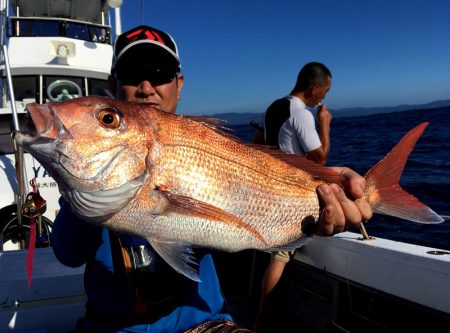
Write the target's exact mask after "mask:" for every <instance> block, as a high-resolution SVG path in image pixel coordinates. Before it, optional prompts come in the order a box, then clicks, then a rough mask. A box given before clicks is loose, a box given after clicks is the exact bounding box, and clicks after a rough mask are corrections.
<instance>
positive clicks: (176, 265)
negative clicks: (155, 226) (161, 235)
mask: <svg viewBox="0 0 450 333" xmlns="http://www.w3.org/2000/svg"><path fill="white" fill-rule="evenodd" d="M147 241H148V242H149V244H150V245H151V246H152V247H153V249H154V250H155V251H156V253H158V254H159V256H160V257H161V258H163V259H164V260H165V261H166V262H167V263H168V264H169V265H170V266H171V267H172V268H173V269H174V270H175V271H177V272H178V273H180V274H183V275H184V276H186V277H187V278H189V279H191V280H193V281H196V282H201V280H200V278H199V277H198V272H197V269H195V268H194V267H192V266H198V263H197V260H196V259H195V256H194V251H193V250H192V247H191V246H190V245H189V244H182V243H175V242H170V243H169V242H159V241H157V240H154V239H148V240H147Z"/></svg>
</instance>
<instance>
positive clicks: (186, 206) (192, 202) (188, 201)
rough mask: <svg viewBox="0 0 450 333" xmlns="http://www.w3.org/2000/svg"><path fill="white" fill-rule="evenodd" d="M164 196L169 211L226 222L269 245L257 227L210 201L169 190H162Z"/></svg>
mask: <svg viewBox="0 0 450 333" xmlns="http://www.w3.org/2000/svg"><path fill="white" fill-rule="evenodd" d="M160 193H161V194H162V195H163V196H165V197H166V198H167V200H168V201H169V207H168V209H167V210H166V212H167V213H176V214H180V215H186V216H195V217H198V218H202V219H206V220H210V221H213V222H214V221H215V222H219V223H225V224H227V225H229V226H232V227H236V228H241V229H244V230H246V231H248V232H249V233H250V234H252V235H253V236H254V237H256V238H258V239H259V240H260V241H261V242H262V243H263V244H264V245H267V242H266V240H265V239H264V237H263V236H262V235H261V233H259V232H258V231H257V230H256V229H255V228H252V227H250V226H249V225H248V224H246V223H245V222H244V221H243V220H242V219H241V218H240V217H238V216H236V215H233V214H231V213H228V212H226V211H224V210H223V209H220V208H218V207H216V206H213V205H210V204H208V203H205V202H202V201H199V200H196V199H193V198H189V197H186V196H182V195H176V194H173V193H171V192H169V191H165V190H163V191H161V192H160Z"/></svg>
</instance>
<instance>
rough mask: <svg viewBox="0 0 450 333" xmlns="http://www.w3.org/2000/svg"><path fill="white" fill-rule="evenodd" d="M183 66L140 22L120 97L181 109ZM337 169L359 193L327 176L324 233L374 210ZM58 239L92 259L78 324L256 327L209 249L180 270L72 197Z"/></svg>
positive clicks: (64, 255)
mask: <svg viewBox="0 0 450 333" xmlns="http://www.w3.org/2000/svg"><path fill="white" fill-rule="evenodd" d="M180 69H181V64H180V59H179V55H178V50H177V46H176V44H175V41H174V40H173V39H172V37H171V36H170V35H169V34H167V33H165V32H163V31H160V30H158V29H155V28H152V27H148V26H139V27H137V28H134V29H132V30H130V31H128V32H125V33H123V34H122V35H120V36H119V37H118V39H117V41H116V44H115V49H114V59H113V67H112V71H111V76H110V85H111V89H112V91H113V94H114V96H115V97H116V98H118V99H121V100H125V101H129V102H138V103H145V104H146V105H148V106H151V107H152V108H154V109H157V110H160V111H163V112H166V113H175V112H176V107H177V103H178V100H179V99H180V92H181V90H182V87H183V82H184V77H183V75H182V74H180ZM113 111H114V110H113ZM113 111H106V112H107V113H105V114H104V115H103V116H102V117H103V118H102V121H104V123H105V124H106V125H108V126H111V127H112V126H114V124H115V121H116V120H117V119H118V118H117V119H116V116H117V114H116V113H114V112H116V111H114V112H113ZM108 112H109V113H108ZM119 116H120V115H119ZM119 116H117V117H119ZM123 163H126V162H125V161H124V162H123ZM88 167H89V166H86V168H88ZM337 170H338V171H339V172H340V173H341V174H342V175H343V176H344V177H345V178H346V179H347V180H348V181H347V184H346V191H347V192H348V193H349V196H350V197H352V198H356V200H354V199H351V200H350V199H348V198H347V197H346V195H345V193H344V191H343V190H342V189H341V188H340V187H339V186H337V185H335V184H331V185H328V184H321V185H320V186H319V187H318V188H317V194H318V196H319V200H320V202H321V207H322V212H321V218H320V221H319V223H318V226H317V228H316V233H317V234H321V235H332V234H334V233H336V232H341V231H343V230H344V228H345V227H351V226H354V225H356V224H357V223H359V222H361V221H362V220H367V219H369V218H370V217H371V214H372V211H371V209H370V207H369V205H368V204H367V202H366V201H365V200H364V199H362V196H363V190H364V187H365V180H364V179H363V178H362V177H360V176H359V175H357V174H356V173H354V172H353V171H351V170H349V169H347V168H338V169H337ZM160 190H161V191H164V188H161V189H160ZM63 191H64V190H63ZM104 206H108V205H107V204H104ZM95 207H98V208H95ZM95 207H94V210H95V209H99V210H102V209H105V210H107V209H113V208H114V207H112V208H109V207H106V208H103V207H102V206H101V205H99V206H95ZM155 214H156V213H155ZM52 242H53V249H54V252H55V254H56V256H57V258H58V259H59V260H60V261H61V262H62V263H63V264H66V265H69V266H74V267H76V266H80V265H83V264H86V271H85V289H86V295H87V304H86V314H85V316H84V317H83V318H81V319H80V320H79V321H78V323H77V328H76V332H131V331H132V332H150V331H151V332H190V331H191V332H194V331H195V332H215V331H216V330H217V331H219V330H220V331H227V332H247V331H248V330H246V329H244V328H240V327H239V326H238V325H236V324H234V323H233V319H232V317H231V316H230V314H229V313H228V312H227V311H226V309H225V302H224V299H223V296H222V293H221V290H220V285H219V281H218V278H217V275H216V271H215V268H214V263H213V261H212V257H211V255H210V254H209V253H208V252H207V251H206V250H201V249H197V250H196V251H195V258H196V259H197V262H198V267H197V271H198V279H197V280H196V281H194V280H193V279H188V278H186V277H185V276H184V275H182V274H179V273H178V272H176V271H175V270H173V269H172V267H170V266H169V265H168V264H167V263H166V262H165V260H163V259H162V258H161V257H160V255H161V253H160V252H158V254H157V253H156V252H155V250H154V247H152V246H150V245H149V243H148V242H147V241H146V240H145V239H144V238H139V237H136V236H132V235H128V234H126V233H117V232H113V231H109V230H108V229H106V228H102V227H100V226H97V225H94V224H91V223H87V222H85V221H83V220H82V219H81V218H79V217H78V216H76V215H75V214H74V213H72V208H71V206H70V204H69V203H68V202H67V201H65V200H64V199H61V210H60V212H59V214H58V216H57V218H56V221H55V223H54V226H53V232H52ZM152 245H155V246H156V245H157V243H156V242H155V243H152ZM199 325H201V326H199Z"/></svg>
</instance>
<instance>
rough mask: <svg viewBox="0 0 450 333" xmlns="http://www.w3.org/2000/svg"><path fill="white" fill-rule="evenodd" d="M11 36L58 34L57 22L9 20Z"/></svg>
mask: <svg viewBox="0 0 450 333" xmlns="http://www.w3.org/2000/svg"><path fill="white" fill-rule="evenodd" d="M11 21H12V24H11V30H12V31H11V33H10V36H12V37H19V36H20V37H48V36H59V35H60V31H59V22H58V21H51V20H18V19H14V20H11Z"/></svg>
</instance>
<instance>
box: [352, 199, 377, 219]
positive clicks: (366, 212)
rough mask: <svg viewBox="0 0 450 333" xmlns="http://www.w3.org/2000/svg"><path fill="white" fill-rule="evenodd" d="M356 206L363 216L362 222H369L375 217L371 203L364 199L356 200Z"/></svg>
mask: <svg viewBox="0 0 450 333" xmlns="http://www.w3.org/2000/svg"><path fill="white" fill-rule="evenodd" d="M354 204H355V205H356V207H358V210H359V212H360V214H361V220H362V221H363V222H364V221H369V220H370V219H371V218H372V216H373V211H372V208H371V207H370V205H369V203H368V202H367V201H366V200H364V199H356V200H355V201H354Z"/></svg>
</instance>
